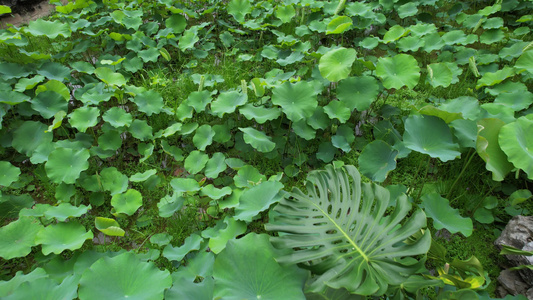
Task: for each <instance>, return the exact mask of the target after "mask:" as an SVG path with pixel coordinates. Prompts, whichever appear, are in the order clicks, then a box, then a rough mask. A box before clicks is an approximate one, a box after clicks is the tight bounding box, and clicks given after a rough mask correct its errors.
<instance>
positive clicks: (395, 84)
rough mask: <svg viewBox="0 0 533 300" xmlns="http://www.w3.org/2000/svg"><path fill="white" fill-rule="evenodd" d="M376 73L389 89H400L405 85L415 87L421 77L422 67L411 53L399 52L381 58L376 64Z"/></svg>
mask: <svg viewBox="0 0 533 300" xmlns="http://www.w3.org/2000/svg"><path fill="white" fill-rule="evenodd" d="M376 75H377V76H378V77H379V78H380V79H381V80H382V81H383V86H384V87H385V88H387V89H400V88H402V87H403V86H407V87H408V88H409V89H413V88H414V87H415V86H416V85H417V83H418V79H419V78H420V68H419V67H418V63H417V61H416V59H415V58H414V57H412V56H411V55H408V54H398V55H395V56H393V57H382V58H380V59H379V60H378V63H377V65H376Z"/></svg>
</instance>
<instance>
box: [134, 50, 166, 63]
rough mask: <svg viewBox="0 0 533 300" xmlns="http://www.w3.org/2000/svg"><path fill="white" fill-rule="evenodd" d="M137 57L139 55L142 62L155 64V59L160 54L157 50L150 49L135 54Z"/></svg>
mask: <svg viewBox="0 0 533 300" xmlns="http://www.w3.org/2000/svg"><path fill="white" fill-rule="evenodd" d="M137 55H139V57H140V58H141V59H142V60H143V61H144V62H157V59H158V58H159V55H161V53H159V50H157V48H150V49H146V50H141V51H139V52H137Z"/></svg>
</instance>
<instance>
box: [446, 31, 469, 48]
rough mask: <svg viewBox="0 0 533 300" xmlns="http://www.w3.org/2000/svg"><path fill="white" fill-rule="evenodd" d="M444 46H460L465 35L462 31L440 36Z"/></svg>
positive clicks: (464, 39)
mask: <svg viewBox="0 0 533 300" xmlns="http://www.w3.org/2000/svg"><path fill="white" fill-rule="evenodd" d="M442 40H443V41H444V43H445V44H446V45H457V44H462V43H464V42H465V41H466V34H465V33H464V32H463V31H462V30H452V31H449V32H446V33H445V34H444V35H443V36H442Z"/></svg>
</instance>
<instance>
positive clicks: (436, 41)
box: [423, 32, 445, 53]
mask: <svg viewBox="0 0 533 300" xmlns="http://www.w3.org/2000/svg"><path fill="white" fill-rule="evenodd" d="M423 40H424V47H423V49H424V51H426V52H428V53H431V52H432V51H434V50H439V49H442V47H444V46H445V43H444V41H443V40H442V37H441V36H440V35H439V34H438V33H437V32H434V33H431V34H428V35H426V36H425V37H424V38H423Z"/></svg>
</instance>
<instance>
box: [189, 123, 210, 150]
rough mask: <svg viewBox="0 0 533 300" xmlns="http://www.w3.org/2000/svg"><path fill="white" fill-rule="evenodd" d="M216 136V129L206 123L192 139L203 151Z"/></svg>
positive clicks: (197, 130)
mask: <svg viewBox="0 0 533 300" xmlns="http://www.w3.org/2000/svg"><path fill="white" fill-rule="evenodd" d="M214 136H215V131H214V130H213V128H211V126H209V125H207V124H205V125H202V126H200V127H198V129H196V133H195V134H194V137H193V138H192V141H193V143H194V145H195V146H196V148H198V150H201V151H205V148H206V147H207V146H209V145H211V144H212V143H213V137H214Z"/></svg>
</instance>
